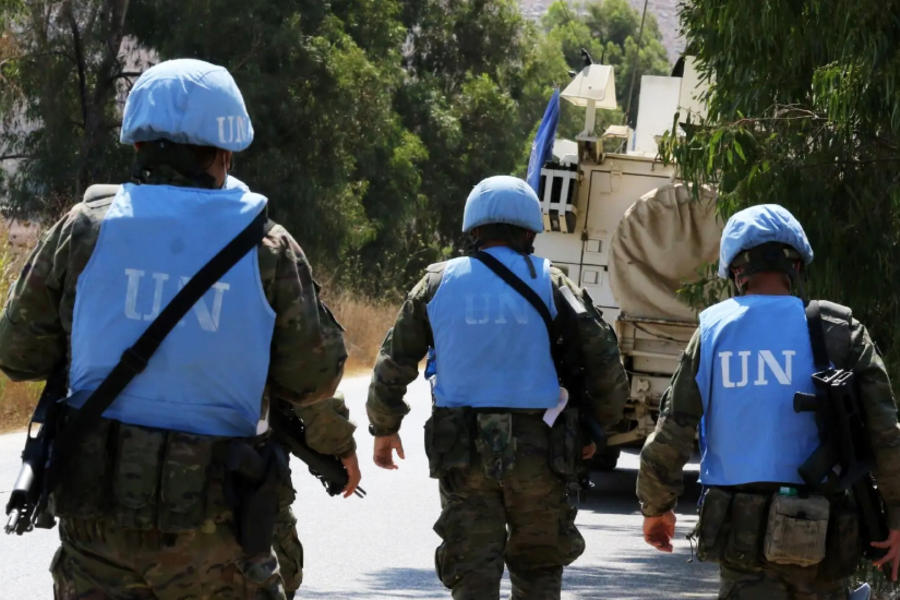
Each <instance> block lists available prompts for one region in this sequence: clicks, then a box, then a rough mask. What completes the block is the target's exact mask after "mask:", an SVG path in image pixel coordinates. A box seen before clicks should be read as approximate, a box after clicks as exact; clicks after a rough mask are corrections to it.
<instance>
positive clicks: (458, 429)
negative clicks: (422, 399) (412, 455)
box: [425, 406, 472, 479]
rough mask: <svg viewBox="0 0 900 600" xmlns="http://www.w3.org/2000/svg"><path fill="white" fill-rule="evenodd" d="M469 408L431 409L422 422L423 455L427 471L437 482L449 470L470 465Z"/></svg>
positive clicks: (470, 432)
mask: <svg viewBox="0 0 900 600" xmlns="http://www.w3.org/2000/svg"><path fill="white" fill-rule="evenodd" d="M470 417H471V412H470V410H469V409H468V408H441V407H437V406H436V407H434V409H433V411H432V413H431V417H429V418H428V420H427V421H425V454H426V455H427V456H428V471H429V473H430V475H431V476H432V477H434V478H435V479H438V478H440V477H443V476H444V475H446V474H447V472H448V471H450V470H452V469H465V468H467V467H468V466H469V465H470V464H471V463H472V431H471V426H470V425H469V420H470Z"/></svg>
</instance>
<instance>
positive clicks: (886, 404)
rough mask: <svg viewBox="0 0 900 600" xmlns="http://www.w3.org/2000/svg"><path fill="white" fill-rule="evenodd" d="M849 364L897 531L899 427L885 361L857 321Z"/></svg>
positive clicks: (899, 514) (899, 523)
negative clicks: (854, 378)
mask: <svg viewBox="0 0 900 600" xmlns="http://www.w3.org/2000/svg"><path fill="white" fill-rule="evenodd" d="M849 365H850V367H851V368H852V369H853V371H854V372H855V374H856V379H857V384H858V389H859V394H860V399H861V401H862V403H863V408H864V410H865V413H866V424H867V426H868V429H869V435H870V436H871V443H872V448H873V449H874V451H875V478H876V480H877V481H878V489H879V491H880V492H881V496H882V497H883V498H884V501H885V504H886V505H887V512H888V525H889V527H890V528H891V529H900V425H898V424H897V406H896V404H895V402H894V395H893V392H892V391H891V382H890V380H889V379H888V374H887V370H886V369H885V366H884V362H883V361H882V359H881V356H879V354H878V350H877V349H876V348H875V344H874V343H873V342H872V339H871V338H870V337H869V332H868V331H866V328H865V327H864V326H863V325H862V324H861V323H860V322H859V321H857V320H856V319H853V320H852V321H851V323H850V356H849Z"/></svg>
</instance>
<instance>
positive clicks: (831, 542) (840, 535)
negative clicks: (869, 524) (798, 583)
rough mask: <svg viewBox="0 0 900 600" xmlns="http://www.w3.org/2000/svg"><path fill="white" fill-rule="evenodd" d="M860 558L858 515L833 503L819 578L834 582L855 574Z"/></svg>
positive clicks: (854, 511) (845, 507)
mask: <svg viewBox="0 0 900 600" xmlns="http://www.w3.org/2000/svg"><path fill="white" fill-rule="evenodd" d="M861 558H862V546H861V541H860V537H859V514H858V513H857V511H856V508H855V507H853V506H846V505H842V504H841V503H835V504H832V506H831V516H830V518H829V520H828V537H827V539H826V541H825V559H824V560H823V561H822V562H820V563H819V578H821V579H823V580H834V579H842V578H844V577H849V576H850V575H852V574H853V573H855V572H856V568H857V566H858V565H859V561H860V559H861Z"/></svg>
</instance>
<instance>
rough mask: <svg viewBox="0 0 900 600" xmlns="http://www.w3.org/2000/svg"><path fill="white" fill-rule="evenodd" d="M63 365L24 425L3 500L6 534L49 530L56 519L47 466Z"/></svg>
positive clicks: (60, 395)
mask: <svg viewBox="0 0 900 600" xmlns="http://www.w3.org/2000/svg"><path fill="white" fill-rule="evenodd" d="M67 375H68V374H67V372H66V368H65V366H64V365H63V366H59V367H57V368H56V369H54V371H53V373H52V374H51V375H50V377H48V378H47V383H46V384H45V385H44V390H43V391H42V392H41V397H40V399H39V400H38V404H37V406H36V407H35V409H34V413H33V414H32V416H31V421H30V422H29V424H28V434H27V435H28V437H27V439H26V440H25V448H24V449H23V450H22V466H21V468H20V469H19V475H18V476H17V477H16V482H15V484H14V485H13V490H12V492H11V493H10V495H9V501H8V502H7V503H6V514H7V515H8V516H9V520H8V521H7V523H6V527H5V528H4V529H5V531H6V533H10V534H11V533H15V534H17V535H22V534H24V533H26V532H29V531H31V530H33V529H34V528H35V527H39V528H41V529H51V528H53V526H54V525H56V519H55V518H53V515H51V514H50V512H49V511H48V510H47V498H48V496H49V494H50V491H51V490H49V489H47V478H46V475H47V469H48V467H49V464H50V461H51V460H52V458H53V442H54V438H55V436H56V427H57V420H58V416H59V410H60V405H59V401H60V400H61V399H62V398H65V395H66V380H67Z"/></svg>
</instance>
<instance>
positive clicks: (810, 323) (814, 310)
mask: <svg viewBox="0 0 900 600" xmlns="http://www.w3.org/2000/svg"><path fill="white" fill-rule="evenodd" d="M806 325H807V327H808V328H809V341H810V343H811V344H812V351H813V362H814V363H815V365H816V369H817V370H819V371H823V370H825V369H827V368H828V366H829V360H828V349H827V347H826V346H825V329H824V326H823V324H822V311H821V308H820V306H819V302H818V301H817V300H810V301H809V302H808V303H807V304H806Z"/></svg>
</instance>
